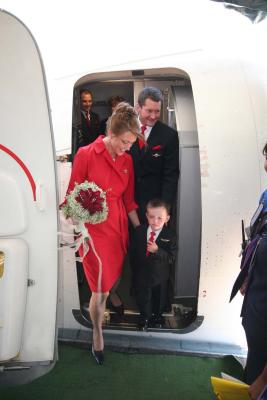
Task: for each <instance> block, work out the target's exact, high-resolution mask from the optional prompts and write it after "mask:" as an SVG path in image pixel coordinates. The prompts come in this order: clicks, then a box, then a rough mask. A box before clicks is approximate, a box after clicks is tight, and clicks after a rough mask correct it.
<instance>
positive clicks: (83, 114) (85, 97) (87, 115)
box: [57, 89, 105, 162]
mask: <svg viewBox="0 0 267 400" xmlns="http://www.w3.org/2000/svg"><path fill="white" fill-rule="evenodd" d="M92 105H93V95H92V92H90V90H87V89H84V90H82V91H81V93H80V112H79V113H78V114H79V116H78V117H76V118H75V120H74V123H73V126H72V141H71V154H64V155H61V156H58V158H57V161H61V162H65V161H70V162H72V161H73V158H74V156H75V154H76V153H77V151H78V149H79V148H80V147H82V146H87V145H88V144H90V143H92V142H94V141H95V139H96V138H97V137H98V136H99V135H100V133H105V132H100V129H99V127H100V120H99V116H98V115H97V114H96V113H94V112H93V111H91V108H92Z"/></svg>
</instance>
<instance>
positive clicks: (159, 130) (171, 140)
mask: <svg viewBox="0 0 267 400" xmlns="http://www.w3.org/2000/svg"><path fill="white" fill-rule="evenodd" d="M162 100H163V97H162V93H161V91H160V90H159V89H157V88H154V87H146V88H144V89H143V90H142V91H141V92H140V94H139V96H138V108H137V111H138V113H139V119H140V123H141V130H142V133H143V134H144V143H142V142H141V141H140V140H139V141H136V142H135V143H134V145H133V146H132V147H131V150H130V154H131V156H132V158H133V162H134V172H135V200H136V202H137V204H138V206H139V210H138V211H139V218H140V220H141V222H143V223H144V222H145V221H146V218H145V209H146V204H147V203H148V201H149V200H151V199H153V198H157V197H160V198H162V199H164V200H165V201H166V202H167V203H169V204H171V205H172V204H173V203H174V201H175V196H176V192H177V182H178V175H179V142H178V133H177V131H175V130H174V129H172V128H170V127H169V126H167V125H165V124H163V123H162V122H160V121H159V118H160V111H161V104H162Z"/></svg>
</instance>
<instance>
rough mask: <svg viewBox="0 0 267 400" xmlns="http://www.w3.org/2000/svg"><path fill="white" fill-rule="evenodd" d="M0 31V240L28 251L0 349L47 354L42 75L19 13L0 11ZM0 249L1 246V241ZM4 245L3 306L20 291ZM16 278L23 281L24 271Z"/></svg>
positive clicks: (50, 346) (52, 291)
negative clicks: (13, 331)
mask: <svg viewBox="0 0 267 400" xmlns="http://www.w3.org/2000/svg"><path fill="white" fill-rule="evenodd" d="M0 38H1V39H0V54H1V62H0V87H1V90H0V171H1V175H0V178H1V182H0V183H1V207H0V209H1V211H0V217H1V218H0V245H1V243H4V244H5V245H6V246H7V243H9V242H8V239H6V238H7V237H8V238H9V240H10V243H21V242H23V243H24V244H25V249H26V248H27V249H28V254H29V256H28V258H27V263H26V265H24V264H23V268H24V269H25V270H24V273H23V274H24V275H26V271H28V272H27V275H28V278H29V279H30V280H31V281H32V282H33V285H31V286H29V287H28V288H27V303H26V308H25V312H24V311H23V309H22V308H23V307H22V308H21V309H19V308H18V311H19V310H20V315H19V316H18V315H17V318H15V320H16V324H14V329H17V331H18V333H17V335H18V336H17V339H16V340H17V342H16V343H17V347H16V346H15V345H14V348H13V347H12V349H13V350H12V351H10V353H4V352H3V353H1V354H2V357H3V359H6V358H8V357H9V356H11V357H13V356H14V354H15V353H18V350H19V355H18V358H17V361H19V362H33V361H34V362H35V361H45V362H50V361H51V360H53V358H54V348H55V325H56V305H57V281H58V271H57V265H58V243H57V231H58V223H57V192H56V186H57V185H56V176H55V162H54V146H53V138H52V129H51V122H50V114H49V105H48V98H47V90H46V83H45V78H44V73H43V67H42V63H41V59H40V54H39V51H38V49H37V46H36V44H35V41H34V39H33V37H32V36H31V34H30V32H29V31H28V30H27V28H26V27H25V26H24V25H23V24H22V23H21V22H20V21H18V20H17V19H16V18H15V17H13V16H11V15H9V14H8V13H5V12H3V11H0ZM2 184H3V186H2ZM2 189H3V190H4V193H2ZM12 241H15V242H12ZM10 246H11V245H10ZM0 251H2V252H3V249H1V247H0ZM5 251H7V254H8V259H7V265H6V266H5V273H4V275H3V278H2V279H4V278H5V276H6V277H7V276H8V277H9V281H8V283H6V282H5V291H4V294H3V293H2V294H1V296H2V298H1V300H2V301H1V303H2V302H3V303H2V304H1V310H2V311H3V309H4V312H6V310H5V304H9V306H8V307H10V304H11V303H10V295H11V293H12V295H13V296H14V299H16V302H17V303H18V304H19V303H20V302H22V301H24V300H25V299H24V297H25V293H24V292H23V293H22V291H17V290H16V288H17V286H16V285H17V283H16V282H17V276H16V273H15V271H16V270H17V269H18V268H19V265H20V264H18V263H19V262H22V260H21V261H19V260H18V259H19V254H18V253H17V250H16V251H15V250H14V252H13V250H12V246H11V247H8V249H7V250H6V249H5V250H4V252H5ZM21 251H23V250H21ZM24 251H25V254H26V250H24ZM25 257H26V255H25ZM25 257H24V259H25V260H26V258H25ZM24 262H26V261H24ZM21 268H22V267H21ZM18 277H19V275H18ZM2 282H4V281H2ZM23 282H24V285H25V279H24V278H23ZM6 285H7V286H8V287H9V289H8V288H7V286H6ZM23 296H24V297H23ZM22 297H23V299H24V300H23V299H22ZM8 311H9V312H11V311H10V310H8ZM8 336H9V329H7V330H5V331H3V332H2V334H1V336H0V349H3V348H4V347H5V344H6V343H7V342H8V340H9V337H8ZM0 360H1V357H0Z"/></svg>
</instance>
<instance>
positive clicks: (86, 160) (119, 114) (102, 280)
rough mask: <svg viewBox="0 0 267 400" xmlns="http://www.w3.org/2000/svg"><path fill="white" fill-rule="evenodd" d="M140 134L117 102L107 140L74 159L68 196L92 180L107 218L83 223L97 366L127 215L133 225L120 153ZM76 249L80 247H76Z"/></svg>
mask: <svg viewBox="0 0 267 400" xmlns="http://www.w3.org/2000/svg"><path fill="white" fill-rule="evenodd" d="M139 132H140V124H139V121H138V116H137V113H136V111H135V110H134V108H133V107H131V106H130V105H129V104H128V103H120V104H119V105H118V106H117V107H116V109H115V111H114V112H113V114H112V116H111V117H110V119H109V120H108V123H107V136H106V137H104V136H100V137H98V138H97V139H96V140H95V142H93V143H91V144H90V145H88V146H85V147H81V148H80V149H79V151H78V153H77V154H76V156H75V159H74V164H73V169H72V174H71V178H70V183H69V187H68V192H70V191H72V190H73V188H74V186H75V183H78V184H80V183H82V182H84V181H86V180H87V181H88V182H95V183H96V184H97V185H98V186H99V187H100V188H101V189H103V190H104V191H106V198H107V205H108V209H109V211H108V217H107V219H106V221H104V222H102V223H100V224H96V225H92V224H86V227H87V229H88V231H89V234H90V236H91V238H92V240H93V243H94V247H95V250H96V253H97V254H98V256H99V258H100V259H101V264H102V267H101V268H100V265H99V260H98V259H97V257H96V255H95V253H94V252H93V251H92V249H91V248H90V249H89V251H88V253H87V254H86V256H85V258H84V259H83V267H84V272H85V275H86V278H87V281H88V284H89V286H90V289H91V292H92V296H91V299H90V303H89V312H90V317H91V321H92V324H93V342H92V354H93V356H94V358H95V360H96V361H97V363H98V364H103V361H104V355H103V349H104V340H103V334H102V321H103V316H104V312H105V308H106V300H107V297H108V295H109V290H110V289H111V288H112V287H113V286H114V284H115V283H116V282H117V281H118V279H119V278H120V276H121V273H122V266H123V261H124V257H125V254H126V252H127V246H128V216H129V219H130V221H131V222H132V224H133V226H134V227H136V226H138V225H139V224H140V223H139V219H138V216H137V213H136V209H137V204H136V203H135V201H134V172H133V163H132V158H131V156H130V155H129V154H127V153H125V152H126V151H127V150H129V149H130V147H131V146H132V144H133V143H134V142H135V140H136V138H137V136H138V135H139ZM81 250H82V249H81Z"/></svg>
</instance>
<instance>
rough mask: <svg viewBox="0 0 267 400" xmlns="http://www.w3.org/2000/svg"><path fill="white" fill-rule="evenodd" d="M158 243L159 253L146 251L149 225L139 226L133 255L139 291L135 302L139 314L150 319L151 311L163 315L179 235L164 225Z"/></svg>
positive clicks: (135, 234)
mask: <svg viewBox="0 0 267 400" xmlns="http://www.w3.org/2000/svg"><path fill="white" fill-rule="evenodd" d="M155 243H156V244H157V246H158V251H157V253H149V255H148V256H146V250H147V225H145V224H144V225H140V226H139V227H137V228H136V229H135V231H134V235H133V243H132V252H133V254H134V255H135V256H134V257H133V264H134V265H133V285H134V288H135V293H136V302H137V305H138V307H139V309H140V315H141V316H142V317H143V318H145V319H148V320H149V319H150V318H151V316H152V313H153V314H154V316H155V317H156V318H158V317H160V316H161V314H162V312H163V311H164V307H165V305H166V295H167V293H166V292H167V282H168V278H169V274H170V268H171V265H172V264H173V262H174V260H175V256H176V251H177V245H176V235H175V233H174V232H173V231H171V230H170V229H169V228H168V227H166V226H164V227H163V228H162V230H161V232H160V234H159V236H158V237H157V239H156V241H155Z"/></svg>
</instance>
